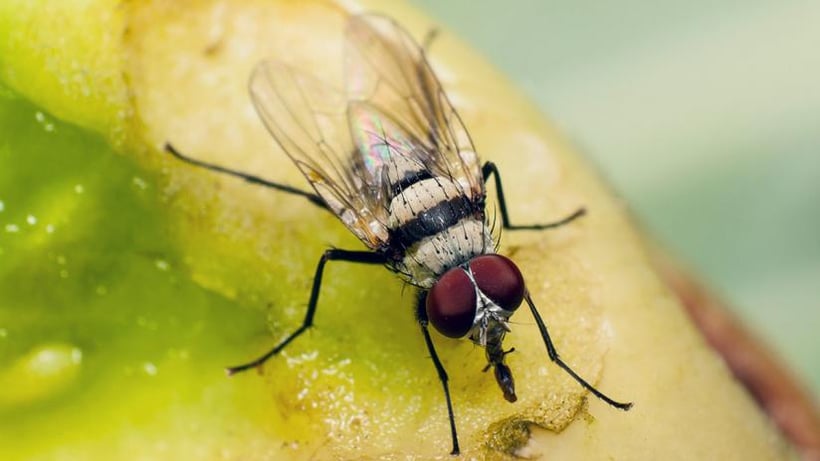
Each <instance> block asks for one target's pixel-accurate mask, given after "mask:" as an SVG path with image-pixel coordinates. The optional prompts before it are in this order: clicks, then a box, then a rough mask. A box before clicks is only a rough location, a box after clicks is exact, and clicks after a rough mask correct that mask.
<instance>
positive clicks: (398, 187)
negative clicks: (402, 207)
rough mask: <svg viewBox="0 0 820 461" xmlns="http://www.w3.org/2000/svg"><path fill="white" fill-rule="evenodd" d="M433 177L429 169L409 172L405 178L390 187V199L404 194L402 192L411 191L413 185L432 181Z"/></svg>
mask: <svg viewBox="0 0 820 461" xmlns="http://www.w3.org/2000/svg"><path fill="white" fill-rule="evenodd" d="M432 177H433V176H432V175H431V174H430V171H428V170H427V168H423V169H421V170H418V171H412V172H408V173H407V174H406V175H405V176H404V177H403V178H401V179H400V180H399V181H397V182H394V183H393V184H391V185H390V193H391V195H390V197H391V198H392V197H395V196H397V195H399V194H401V193H402V191H404V190H406V189H409V188H410V186H412V185H413V184H415V183H417V182H419V181H424V180H425V179H430V178H432Z"/></svg>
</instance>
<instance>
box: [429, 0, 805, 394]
mask: <svg viewBox="0 0 820 461" xmlns="http://www.w3.org/2000/svg"><path fill="white" fill-rule="evenodd" d="M414 1H415V3H416V4H417V5H419V6H420V7H422V8H423V9H425V10H426V11H428V12H429V13H430V14H431V15H432V16H433V17H435V18H437V19H438V20H439V21H440V22H441V23H442V24H444V25H445V26H446V27H447V28H448V29H451V30H453V31H455V32H456V33H457V34H459V35H460V36H461V37H462V38H463V39H465V40H466V41H468V42H470V43H472V44H473V45H474V46H475V47H476V48H478V49H479V50H480V51H482V52H483V53H484V54H485V55H486V56H487V57H488V58H489V59H490V60H491V61H493V62H494V63H495V64H496V65H498V66H499V67H500V68H501V69H502V70H503V71H504V72H506V73H507V74H508V75H509V76H510V77H511V78H512V79H513V80H515V81H516V82H517V83H518V84H519V86H521V87H522V88H523V89H524V91H526V92H527V93H528V94H529V95H530V96H531V97H532V99H533V100H534V101H535V102H536V103H537V104H538V105H539V106H540V107H541V108H542V110H543V111H544V112H546V113H547V114H549V116H550V117H551V118H552V119H553V120H554V121H556V122H557V123H558V125H559V126H560V127H561V128H562V130H563V131H564V132H565V133H566V134H567V135H568V136H569V137H570V138H571V139H572V140H573V141H574V142H575V143H576V144H577V145H578V146H579V147H580V149H581V150H582V152H583V153H584V154H585V155H586V156H588V157H589V158H591V159H592V160H593V161H594V162H595V163H597V164H598V165H599V167H600V170H601V172H602V173H603V174H604V175H605V176H606V177H608V179H609V180H610V181H611V182H612V183H613V184H614V185H615V187H616V189H617V190H618V191H619V193H620V194H622V195H623V197H624V198H625V199H626V201H627V202H628V203H629V205H630V206H631V207H632V209H633V210H634V211H635V213H636V215H637V216H638V217H639V219H640V220H641V221H642V223H643V224H644V225H645V226H646V227H647V228H648V229H649V231H650V232H651V233H652V234H653V235H654V236H655V237H656V238H657V239H658V240H660V241H661V242H662V243H663V244H664V245H665V246H666V247H667V248H669V249H670V250H671V251H672V252H673V253H674V254H675V255H676V256H678V257H679V258H680V259H682V260H683V261H685V262H686V263H687V264H689V265H690V266H691V267H692V268H694V269H695V270H696V271H697V272H699V273H700V274H701V275H702V277H703V278H704V279H706V280H707V281H708V282H709V283H710V284H711V285H712V286H713V287H714V288H716V289H717V290H718V291H719V292H720V293H721V294H722V295H724V296H725V297H726V298H728V300H730V301H731V303H732V305H733V307H734V309H735V311H736V312H737V313H738V314H740V315H741V316H742V317H743V318H744V319H745V320H746V322H747V323H748V324H749V325H750V326H751V327H752V328H753V329H754V330H756V331H757V332H758V333H759V334H760V335H761V336H763V337H764V338H765V339H766V340H768V342H769V343H770V344H772V345H773V347H774V349H775V350H776V351H777V352H778V353H779V355H780V356H781V357H782V358H783V359H784V360H786V361H787V362H788V363H789V364H791V365H792V366H793V368H795V369H796V370H797V371H798V373H799V374H800V375H801V376H802V377H803V378H804V379H805V380H806V381H807V382H808V384H809V385H810V387H811V388H812V390H813V392H814V394H815V396H816V395H820V338H818V328H820V153H818V149H819V148H820V52H818V44H820V26H818V25H820V2H817V1H782V2H773V1H764V0H748V1H743V2H737V1H718V2H714V1H705V0H693V1H688V2H681V1H667V0H663V1H645V0H643V1H641V0H624V1H620V2H601V1H595V0H581V1H544V0H517V1H515V2H495V1H487V0H484V1H471V0H449V1H446V2H442V1H438V0H414ZM479 148H480V146H479ZM484 155H487V154H486V153H485V154H484Z"/></svg>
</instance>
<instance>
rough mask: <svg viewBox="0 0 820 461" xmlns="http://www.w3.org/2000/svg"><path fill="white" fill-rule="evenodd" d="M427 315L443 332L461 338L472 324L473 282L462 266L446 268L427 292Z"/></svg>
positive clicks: (473, 308)
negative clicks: (447, 269)
mask: <svg viewBox="0 0 820 461" xmlns="http://www.w3.org/2000/svg"><path fill="white" fill-rule="evenodd" d="M426 308H427V318H428V319H429V320H430V323H432V324H433V326H434V327H435V328H436V330H438V331H439V333H441V334H443V335H444V336H449V337H450V338H461V337H462V336H464V335H466V334H467V333H468V332H469V331H470V328H472V326H473V320H474V319H475V311H476V293H475V285H473V281H472V280H470V277H469V276H468V275H467V273H466V272H464V269H462V268H460V267H456V268H453V269H450V270H449V271H447V272H445V273H444V275H442V276H441V278H440V279H438V282H436V284H435V285H433V288H432V289H430V292H429V293H427V305H426Z"/></svg>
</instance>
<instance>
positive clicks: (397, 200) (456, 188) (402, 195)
mask: <svg viewBox="0 0 820 461" xmlns="http://www.w3.org/2000/svg"><path fill="white" fill-rule="evenodd" d="M413 177H420V175H405V178H406V179H407V181H404V183H405V184H407V186H406V187H404V188H403V189H401V190H400V191H399V193H398V194H396V195H395V196H394V197H393V198H392V200H391V201H390V208H389V211H390V220H389V222H388V229H389V233H390V244H391V247H393V248H395V249H399V250H401V251H399V253H400V254H399V258H397V260H396V262H395V263H394V266H395V268H396V270H397V271H398V272H400V273H403V274H404V275H405V276H406V277H407V278H408V281H409V282H410V283H413V284H414V285H417V286H420V287H429V286H432V284H433V283H435V280H436V278H437V277H438V276H439V275H441V274H443V273H444V272H446V271H447V270H448V269H450V268H452V267H455V266H457V265H459V264H462V263H464V262H466V261H468V260H469V259H470V258H472V257H474V256H476V255H479V254H483V253H485V252H486V251H487V250H488V249H491V248H492V237H491V235H490V232H489V229H487V227H486V225H485V223H484V210H483V208H482V206H481V204H479V203H476V202H475V201H474V200H472V199H470V197H468V196H466V195H465V194H464V192H463V190H462V187H461V186H460V184H459V183H457V182H456V181H454V180H452V179H449V178H443V177H428V178H425V179H421V180H417V181H415V182H412V183H411V182H410V179H411V178H413ZM396 184H400V183H399V182H397V183H396Z"/></svg>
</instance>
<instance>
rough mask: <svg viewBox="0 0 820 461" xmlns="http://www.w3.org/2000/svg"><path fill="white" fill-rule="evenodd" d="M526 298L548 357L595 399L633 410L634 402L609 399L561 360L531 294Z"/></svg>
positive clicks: (621, 408) (620, 408) (622, 408)
mask: <svg viewBox="0 0 820 461" xmlns="http://www.w3.org/2000/svg"><path fill="white" fill-rule="evenodd" d="M524 298H525V299H526V300H527V304H528V305H529V306H530V311H531V312H532V316H533V317H535V323H536V324H538V330H539V331H540V332H541V338H542V339H543V340H544V345H545V346H546V347H547V355H549V358H550V360H552V361H553V362H555V364H556V365H558V366H559V367H561V368H562V369H563V370H564V371H566V372H567V373H568V374H569V375H570V376H572V379H574V380H575V381H577V382H578V384H580V385H581V386H583V388H584V389H586V390H588V391H589V392H592V394H593V395H594V396H595V397H598V398H599V399H601V400H603V401H604V402H606V403H608V404H610V405H612V406H613V407H615V408H617V409H619V410H624V411H626V410H629V409H630V408H632V402H618V401H616V400H613V399H611V398H609V397H607V396H606V395H605V394H604V393H603V392H601V391H599V390H598V389H596V388H595V386H593V385H592V384H589V383H588V382H587V381H586V380H585V379H584V378H582V377H580V376H579V375H578V373H575V370H573V369H572V368H570V366H569V365H567V364H566V363H564V361H563V360H561V357H559V356H558V350H557V349H555V345H553V344H552V339H551V338H550V334H549V332H548V331H547V325H546V324H545V323H544V321H543V320H542V319H541V315H540V314H539V313H538V310H537V309H536V308H535V304H533V302H532V298H530V294H529V293H526V295H525V296H524Z"/></svg>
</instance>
